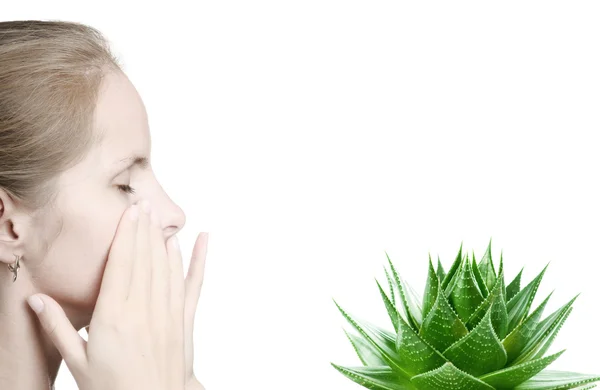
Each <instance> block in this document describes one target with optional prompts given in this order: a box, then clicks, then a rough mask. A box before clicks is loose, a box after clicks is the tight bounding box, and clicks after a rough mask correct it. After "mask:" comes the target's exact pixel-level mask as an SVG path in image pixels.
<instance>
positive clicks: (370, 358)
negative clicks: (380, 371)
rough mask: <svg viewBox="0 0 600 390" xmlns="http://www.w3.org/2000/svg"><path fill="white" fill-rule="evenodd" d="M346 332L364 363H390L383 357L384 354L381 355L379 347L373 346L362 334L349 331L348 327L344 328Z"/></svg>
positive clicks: (370, 364)
mask: <svg viewBox="0 0 600 390" xmlns="http://www.w3.org/2000/svg"><path fill="white" fill-rule="evenodd" d="M344 333H345V334H346V337H348V340H350V344H352V347H353V348H354V351H356V354H357V355H358V358H359V359H360V361H361V362H362V364H363V365H365V366H386V365H388V364H387V361H386V360H385V359H384V358H383V356H381V352H379V351H378V350H377V348H375V347H374V346H373V344H371V343H369V342H368V341H365V339H364V338H363V337H362V336H358V335H355V334H352V333H350V332H347V331H346V329H344Z"/></svg>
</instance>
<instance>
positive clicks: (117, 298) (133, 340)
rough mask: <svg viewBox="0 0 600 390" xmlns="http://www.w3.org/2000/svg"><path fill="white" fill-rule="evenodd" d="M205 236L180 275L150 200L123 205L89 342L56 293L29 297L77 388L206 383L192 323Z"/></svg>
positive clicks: (186, 389) (157, 388)
mask: <svg viewBox="0 0 600 390" xmlns="http://www.w3.org/2000/svg"><path fill="white" fill-rule="evenodd" d="M207 242H208V234H207V233H200V234H199V235H198V239H197V240H196V243H195V245H194V249H193V253H192V258H191V260H190V267H189V270H188V273H187V276H186V277H185V278H184V274H183V265H182V264H183V262H182V256H181V251H180V248H179V245H178V243H177V237H176V236H172V237H170V238H169V239H168V240H167V242H166V244H165V241H164V237H163V233H162V229H161V228H160V224H159V222H158V218H157V216H156V213H155V212H154V211H153V210H152V209H151V207H150V203H149V202H148V201H146V200H144V201H141V202H139V204H134V205H132V206H130V207H128V208H127V209H126V211H125V212H124V213H123V215H122V217H121V219H120V222H119V225H118V228H117V232H116V234H115V237H114V240H113V242H112V245H111V248H110V253H109V256H108V261H107V263H106V268H105V270H104V275H103V278H102V284H101V287H100V293H99V296H98V300H97V302H96V306H95V309H94V312H93V315H92V320H91V323H90V325H89V328H88V341H87V342H86V341H85V340H84V339H83V338H81V336H79V334H78V333H77V330H76V329H75V328H74V327H73V326H72V324H71V323H70V322H69V319H68V318H67V316H66V315H65V312H64V310H63V309H62V308H61V307H60V305H59V304H58V303H57V302H56V301H55V300H54V299H52V298H50V297H49V296H48V295H45V294H35V295H34V296H32V297H30V299H29V300H28V302H29V303H30V305H31V307H32V309H34V311H36V314H37V315H38V318H39V321H40V323H41V325H42V328H43V329H44V331H45V332H46V334H47V335H48V336H49V338H50V340H51V341H52V342H53V343H54V345H55V346H56V348H57V349H58V351H59V352H60V354H61V356H62V357H63V359H64V361H65V363H66V365H67V367H68V368H69V370H70V371H71V373H72V375H73V377H74V378H75V381H76V382H77V385H78V387H79V389H80V390H105V389H114V390H129V389H134V388H136V389H137V388H143V389H148V390H167V389H169V390H171V389H182V390H192V389H202V390H203V389H204V387H203V386H202V385H201V384H200V382H198V381H197V379H196V378H195V376H194V373H193V359H194V354H193V328H194V317H195V313H196V307H197V303H198V299H199V297H200V291H201V288H202V282H203V279H204V265H205V261H206V249H207ZM36 298H39V299H40V300H41V304H40V301H36Z"/></svg>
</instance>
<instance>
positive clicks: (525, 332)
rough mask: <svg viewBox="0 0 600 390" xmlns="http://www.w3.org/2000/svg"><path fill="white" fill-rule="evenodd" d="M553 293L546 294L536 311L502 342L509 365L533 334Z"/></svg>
mask: <svg viewBox="0 0 600 390" xmlns="http://www.w3.org/2000/svg"><path fill="white" fill-rule="evenodd" d="M553 293H554V291H552V292H551V293H550V294H548V296H547V297H546V299H544V301H543V302H542V303H541V304H540V305H539V306H538V307H537V309H535V310H534V311H533V313H531V315H529V317H527V318H526V319H525V320H524V321H523V322H521V323H520V324H519V325H517V327H516V328H515V329H513V330H512V332H510V334H509V335H508V336H506V338H505V339H504V340H502V345H504V349H506V354H507V355H508V361H507V363H509V364H510V363H511V362H512V361H513V360H515V359H516V358H517V357H518V356H519V355H520V354H521V351H522V350H523V348H524V347H525V345H526V344H527V342H528V341H529V339H530V338H531V336H532V335H533V334H534V332H535V329H536V327H537V325H538V322H539V320H540V318H542V313H543V312H544V309H545V307H546V304H547V303H548V300H549V299H550V297H551V296H552V294H553Z"/></svg>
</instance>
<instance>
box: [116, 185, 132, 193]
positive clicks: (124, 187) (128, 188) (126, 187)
mask: <svg viewBox="0 0 600 390" xmlns="http://www.w3.org/2000/svg"><path fill="white" fill-rule="evenodd" d="M117 187H119V191H121V192H125V193H127V194H135V188H133V187H131V186H130V185H129V184H121V185H118V186H117Z"/></svg>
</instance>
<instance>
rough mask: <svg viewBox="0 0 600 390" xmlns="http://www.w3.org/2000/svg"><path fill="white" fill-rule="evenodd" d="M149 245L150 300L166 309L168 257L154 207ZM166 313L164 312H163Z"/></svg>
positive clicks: (167, 300)
mask: <svg viewBox="0 0 600 390" xmlns="http://www.w3.org/2000/svg"><path fill="white" fill-rule="evenodd" d="M150 246H151V248H152V253H151V255H152V280H151V290H152V301H153V302H156V303H157V305H158V307H160V308H162V309H165V310H166V309H167V308H168V304H169V294H170V291H169V272H170V271H169V259H168V255H167V248H166V244H165V238H164V235H163V231H162V229H161V227H160V222H159V220H158V215H157V214H156V211H155V210H154V209H152V210H151V212H150ZM165 315H166V313H165Z"/></svg>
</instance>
